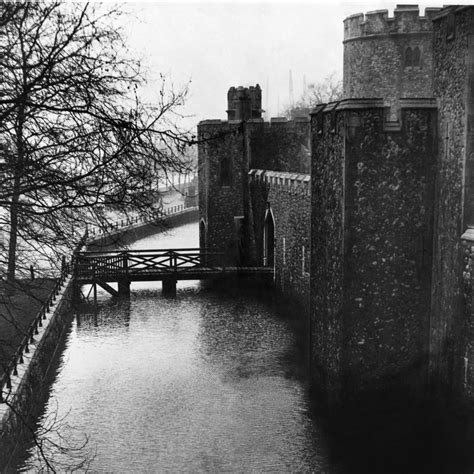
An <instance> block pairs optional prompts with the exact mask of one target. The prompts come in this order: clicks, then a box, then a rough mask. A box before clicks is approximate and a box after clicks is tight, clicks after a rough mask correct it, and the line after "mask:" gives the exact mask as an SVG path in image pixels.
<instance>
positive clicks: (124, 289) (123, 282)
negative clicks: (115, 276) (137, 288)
mask: <svg viewBox="0 0 474 474" xmlns="http://www.w3.org/2000/svg"><path fill="white" fill-rule="evenodd" d="M118 292H119V295H120V296H130V280H129V279H128V278H122V279H120V280H119V281H118Z"/></svg>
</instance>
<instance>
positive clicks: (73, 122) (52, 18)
mask: <svg viewBox="0 0 474 474" xmlns="http://www.w3.org/2000/svg"><path fill="white" fill-rule="evenodd" d="M120 16H121V11H120V9H117V8H114V7H113V8H110V7H106V6H104V5H102V4H79V3H74V4H67V3H64V2H59V1H56V2H41V1H40V2H18V3H3V4H2V5H1V6H0V28H1V30H0V31H1V33H0V71H1V76H0V77H1V82H0V231H2V230H5V229H6V230H7V232H6V234H7V235H8V238H5V239H3V242H2V239H0V279H1V278H2V277H3V274H4V273H6V276H7V281H6V282H5V281H4V282H0V284H1V283H3V285H2V286H1V287H0V293H1V292H2V291H3V290H4V289H5V287H6V285H7V284H11V285H10V286H11V287H15V288H16V289H18V290H19V291H27V290H25V289H24V288H27V286H25V285H22V284H21V283H22V282H21V281H17V277H20V278H22V277H23V278H24V277H25V275H29V267H30V264H31V263H32V259H34V260H43V261H44V268H45V269H46V268H55V267H56V268H58V267H59V266H60V265H61V258H59V257H60V255H61V254H64V253H67V252H70V251H72V249H73V248H74V247H75V246H76V244H77V242H78V240H79V239H80V238H81V237H82V235H83V232H84V231H85V230H86V228H87V226H88V225H89V226H90V225H98V226H102V227H103V228H106V227H107V225H108V223H109V222H108V220H109V216H110V211H111V210H112V211H117V212H121V213H129V212H133V213H140V214H142V215H144V216H146V217H150V218H156V217H158V212H157V211H159V206H160V196H159V194H157V192H156V190H155V192H154V193H152V194H151V193H150V187H149V182H150V176H151V174H152V173H155V174H157V175H159V176H161V177H162V178H164V179H166V176H167V175H168V174H169V173H176V172H178V173H179V172H186V171H188V170H189V165H188V162H187V161H186V160H185V159H183V151H184V150H185V149H186V148H187V146H188V144H189V143H190V142H191V140H190V137H189V135H188V134H187V133H184V132H182V131H181V130H180V129H179V127H178V126H177V125H176V124H177V120H178V119H179V109H180V107H181V106H182V105H183V104H184V100H185V97H186V92H187V91H186V88H184V89H182V90H179V91H177V92H176V91H175V90H174V89H173V87H172V85H171V84H168V80H167V78H166V77H164V76H162V77H161V79H162V81H161V87H160V88H159V89H158V90H157V99H156V101H155V102H154V103H153V104H148V103H145V102H143V101H142V100H141V99H140V87H141V85H142V84H143V83H144V81H145V77H144V73H143V70H142V66H141V64H140V61H139V60H136V59H131V58H130V55H128V54H127V48H126V45H125V41H124V39H123V37H122V35H121V33H120V30H119V29H118V28H117V23H116V21H115V20H116V19H117V18H119V17H120ZM156 201H158V206H157V205H156V204H157V202H156ZM152 204H153V205H152ZM2 246H3V247H4V248H3V249H2ZM5 269H6V272H5ZM33 296H34V295H33ZM11 301H12V299H10V298H6V299H5V300H3V299H2V300H1V302H2V303H5V304H4V305H0V319H2V320H3V322H4V323H8V324H10V325H11V326H12V327H14V329H15V330H17V331H18V332H19V333H21V334H22V335H24V334H26V331H25V328H24V326H23V325H22V324H20V321H18V320H17V319H15V317H13V316H12V314H14V312H12V311H11V309H12V308H11ZM2 336H3V334H2ZM0 343H1V344H8V341H0ZM0 352H1V351H0ZM0 403H4V404H8V403H9V398H8V397H6V398H5V399H3V400H2V401H1V402H0ZM12 409H14V407H12ZM58 421H59V427H63V426H64V423H63V421H62V420H54V422H53V423H52V424H50V425H48V426H46V427H43V428H42V429H41V430H40V431H39V432H38V431H37V430H35V429H34V426H31V425H30V424H29V422H28V420H26V419H25V421H24V423H25V425H26V426H27V428H28V429H30V430H31V432H32V436H33V439H34V443H35V445H36V447H37V448H38V452H39V456H40V459H41V462H42V463H43V464H44V466H45V468H46V469H47V470H54V468H55V467H54V466H55V464H54V461H55V454H54V453H55V452H57V451H58V450H59V451H61V450H63V449H65V450H66V451H67V452H68V453H72V454H73V455H74V456H76V461H77V462H75V463H74V464H75V465H76V466H79V465H81V464H82V462H83V454H84V453H83V449H82V448H83V447H84V446H82V445H81V444H79V445H74V446H68V445H67V444H66V443H65V439H64V437H63V434H62V431H61V432H58V430H57V427H58ZM84 459H85V458H84ZM71 466H72V464H71V465H69V466H68V467H69V468H71ZM56 468H59V469H62V468H64V466H59V467H58V466H56Z"/></svg>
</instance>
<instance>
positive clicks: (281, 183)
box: [249, 169, 311, 196]
mask: <svg viewBox="0 0 474 474" xmlns="http://www.w3.org/2000/svg"><path fill="white" fill-rule="evenodd" d="M249 179H250V182H251V183H259V182H260V183H261V182H264V183H268V184H269V185H270V186H275V187H277V188H278V190H280V191H285V192H287V193H290V194H295V195H297V194H299V195H302V196H309V195H310V192H311V176H310V175H309V174H301V173H284V172H279V171H267V170H256V169H252V170H250V171H249Z"/></svg>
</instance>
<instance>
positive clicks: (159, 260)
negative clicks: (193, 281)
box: [74, 248, 223, 279]
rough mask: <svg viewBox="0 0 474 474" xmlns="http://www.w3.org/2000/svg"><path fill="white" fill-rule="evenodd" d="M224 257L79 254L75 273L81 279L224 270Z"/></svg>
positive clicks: (160, 252)
mask: <svg viewBox="0 0 474 474" xmlns="http://www.w3.org/2000/svg"><path fill="white" fill-rule="evenodd" d="M222 257H223V254H222V253H220V252H209V251H207V250H203V249H199V248H195V249H192V248H191V249H190V248H185V249H150V250H127V251H122V252H100V251H97V252H77V253H76V254H75V256H74V271H75V275H76V277H77V278H79V279H90V278H92V279H96V278H97V279H107V278H114V279H115V278H121V277H127V276H137V275H145V274H149V273H157V272H159V273H176V272H186V271H191V270H193V269H195V268H201V269H202V268H206V269H211V270H212V269H216V268H218V267H220V268H221V267H222V265H219V262H220V261H222Z"/></svg>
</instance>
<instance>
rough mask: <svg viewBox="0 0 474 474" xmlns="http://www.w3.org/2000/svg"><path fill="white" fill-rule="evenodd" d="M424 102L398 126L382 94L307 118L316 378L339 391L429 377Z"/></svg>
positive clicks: (431, 124)
mask: <svg viewBox="0 0 474 474" xmlns="http://www.w3.org/2000/svg"><path fill="white" fill-rule="evenodd" d="M425 106H426V107H427V108H426V109H414V108H405V109H402V112H401V129H400V130H397V131H392V130H388V129H384V127H385V123H384V111H383V106H382V104H381V103H379V102H378V101H373V103H372V105H371V104H370V103H366V104H365V105H364V106H363V107H361V103H360V102H357V101H343V102H342V103H341V104H340V105H339V108H337V109H335V110H329V111H326V110H319V111H317V113H316V115H314V116H313V134H314V137H315V138H314V148H313V181H312V186H313V188H312V192H313V216H312V245H313V250H312V252H313V262H312V271H313V272H314V275H312V284H311V287H312V291H313V293H312V304H313V310H312V311H313V314H312V318H313V327H314V347H315V358H319V360H315V368H316V377H319V378H320V377H321V376H322V375H325V376H326V378H327V379H329V383H328V382H327V381H326V387H327V388H329V389H331V388H336V390H337V389H340V390H341V393H342V394H343V396H345V397H349V398H351V393H352V394H356V393H361V392H365V393H374V391H377V393H378V395H379V396H386V395H387V393H389V394H390V393H392V394H393V393H394V390H397V389H400V390H402V389H405V388H408V387H413V386H415V387H416V386H419V387H420V388H421V386H422V385H423V383H424V382H425V378H424V377H423V374H424V369H423V367H424V366H423V363H425V364H426V360H427V352H428V346H427V341H428V328H429V308H430V286H431V264H432V222H433V221H432V218H433V195H434V165H435V158H436V153H435V150H436V143H435V140H434V137H435V136H436V133H435V125H436V114H435V112H434V109H433V107H434V104H433V103H432V102H430V103H428V104H425ZM343 182H344V183H345V191H344V192H343V190H342V183H343ZM325 372H326V373H325ZM323 382H324V379H323Z"/></svg>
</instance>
